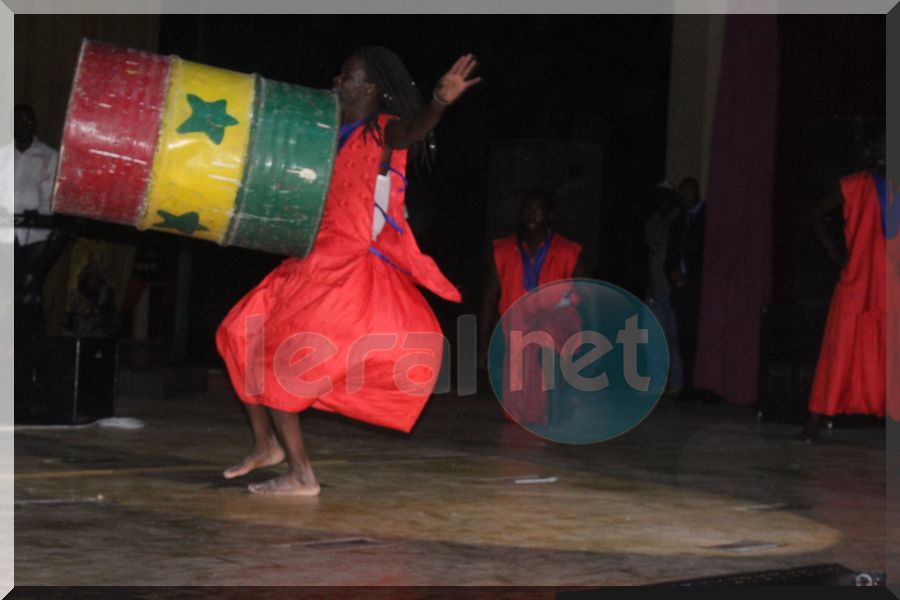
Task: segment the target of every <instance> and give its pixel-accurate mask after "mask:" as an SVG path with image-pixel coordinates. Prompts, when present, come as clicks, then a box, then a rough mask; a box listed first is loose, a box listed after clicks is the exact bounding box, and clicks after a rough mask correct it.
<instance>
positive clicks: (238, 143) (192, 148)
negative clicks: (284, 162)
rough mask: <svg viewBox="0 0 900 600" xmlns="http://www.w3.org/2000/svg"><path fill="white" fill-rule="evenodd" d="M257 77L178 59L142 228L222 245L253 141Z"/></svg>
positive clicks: (161, 130)
mask: <svg viewBox="0 0 900 600" xmlns="http://www.w3.org/2000/svg"><path fill="white" fill-rule="evenodd" d="M254 89H255V76H254V75H245V74H242V73H236V72H234V71H227V70H224V69H217V68H214V67H208V66H205V65H200V64H197V63H192V62H189V61H186V60H181V59H180V58H178V57H175V56H173V57H172V68H171V75H170V78H169V87H168V93H167V95H166V103H165V107H164V109H163V117H162V124H161V127H160V133H159V143H158V145H157V150H156V156H155V158H154V161H153V171H152V173H151V176H150V188H149V191H148V193H147V202H146V205H145V207H146V208H145V210H144V216H143V218H142V219H141V222H140V224H139V227H140V228H141V229H159V230H161V231H168V232H170V233H181V234H184V235H191V236H194V237H198V238H202V239H206V240H211V241H214V242H219V243H222V241H223V239H224V237H225V233H226V232H227V230H228V224H229V221H230V220H231V217H232V215H233V213H234V205H235V198H236V196H237V193H238V190H239V189H240V187H241V180H242V178H243V174H244V163H245V161H246V158H247V150H248V146H249V141H250V124H251V121H252V118H251V117H252V111H253V101H254Z"/></svg>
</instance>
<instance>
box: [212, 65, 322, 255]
mask: <svg viewBox="0 0 900 600" xmlns="http://www.w3.org/2000/svg"><path fill="white" fill-rule="evenodd" d="M337 122H338V106H337V103H336V102H335V100H334V95H333V94H332V93H330V92H326V91H323V90H313V89H309V88H305V87H300V86H296V85H291V84H288V83H282V82H278V81H269V80H266V79H259V80H258V83H257V93H256V108H255V109H254V116H253V128H252V132H253V133H252V139H251V142H250V152H249V155H248V162H247V169H246V173H245V176H244V184H243V186H242V188H241V191H240V192H239V194H238V198H237V204H236V210H235V214H234V218H233V219H232V220H231V227H230V230H229V233H228V237H227V241H226V243H227V244H228V245H236V246H241V247H244V248H255V249H258V250H266V251H269V252H275V253H279V254H288V255H293V256H305V255H306V254H307V253H308V252H309V250H310V248H311V247H312V245H313V241H314V240H315V237H316V233H317V232H318V228H319V222H320V220H321V216H322V211H323V209H324V205H325V197H326V195H327V192H328V184H329V181H330V180H331V170H332V167H333V165H334V155H335V149H336V142H337V136H336V124H337Z"/></svg>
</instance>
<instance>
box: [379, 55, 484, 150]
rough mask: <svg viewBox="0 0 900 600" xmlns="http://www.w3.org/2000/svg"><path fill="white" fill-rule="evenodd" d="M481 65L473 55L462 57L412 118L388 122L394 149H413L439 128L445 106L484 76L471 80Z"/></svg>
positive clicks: (387, 135)
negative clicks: (413, 146) (412, 147)
mask: <svg viewBox="0 0 900 600" xmlns="http://www.w3.org/2000/svg"><path fill="white" fill-rule="evenodd" d="M477 66H478V61H476V60H475V57H474V56H473V55H472V54H466V55H465V56H461V57H459V59H458V60H457V61H456V62H455V63H454V64H453V66H452V67H451V68H450V70H449V71H447V73H445V74H444V76H443V77H441V79H440V80H439V81H438V82H437V85H436V86H435V88H434V94H433V95H432V97H431V98H430V99H429V100H428V101H427V102H426V104H425V106H424V107H423V108H422V110H420V111H419V113H418V114H417V115H416V116H414V117H412V118H411V119H394V120H393V121H391V122H390V123H388V124H387V126H386V127H385V131H384V141H385V144H387V145H388V146H390V147H391V148H409V147H410V146H412V145H413V144H415V143H416V142H418V141H419V140H422V139H424V138H425V136H426V135H428V132H429V131H431V130H432V129H434V128H435V127H437V124H438V123H439V122H440V120H441V117H442V116H443V114H444V109H445V108H446V107H447V106H450V105H451V104H453V103H454V102H456V100H458V99H459V97H460V96H462V95H463V94H464V93H465V92H466V90H468V89H469V88H470V87H472V86H473V85H475V84H476V83H478V82H479V81H481V77H474V78H471V79H470V77H471V75H472V73H474V72H475V68H476V67H477Z"/></svg>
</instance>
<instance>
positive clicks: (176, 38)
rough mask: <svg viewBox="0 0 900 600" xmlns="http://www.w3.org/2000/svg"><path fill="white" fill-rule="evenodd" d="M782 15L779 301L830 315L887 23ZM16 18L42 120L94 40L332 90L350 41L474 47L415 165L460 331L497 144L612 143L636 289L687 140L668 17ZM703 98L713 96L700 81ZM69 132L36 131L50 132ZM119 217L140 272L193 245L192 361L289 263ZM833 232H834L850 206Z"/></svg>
mask: <svg viewBox="0 0 900 600" xmlns="http://www.w3.org/2000/svg"><path fill="white" fill-rule="evenodd" d="M776 19H777V30H778V53H779V58H778V62H779V72H778V82H777V87H778V113H777V114H778V116H777V123H776V128H777V138H776V148H777V150H776V155H775V156H774V157H773V159H774V161H775V165H776V177H775V186H774V189H773V190H772V202H773V209H774V210H773V223H772V226H773V243H774V244H773V251H774V252H773V261H772V274H773V301H774V302H775V303H776V304H780V305H784V306H792V305H796V304H798V303H805V304H808V305H813V306H817V307H819V308H818V309H817V310H820V311H824V310H825V309H826V308H827V304H828V300H829V297H830V294H831V290H832V288H833V285H834V282H835V280H836V276H837V272H836V270H835V269H834V268H833V267H832V266H831V265H830V263H829V262H828V260H827V258H826V257H825V255H824V253H823V252H822V251H821V249H820V248H819V246H818V244H817V243H816V241H815V240H814V238H813V237H812V234H811V232H810V229H809V225H808V222H807V220H806V214H807V212H808V210H809V207H810V206H811V205H812V203H813V202H815V201H816V200H817V199H818V198H819V197H821V195H822V194H823V193H824V192H825V191H827V190H828V189H829V188H830V187H833V186H834V185H836V183H837V179H838V177H840V176H841V175H843V174H845V173H848V172H850V171H853V170H856V169H858V168H860V167H862V166H864V165H865V161H866V157H865V154H864V152H863V148H864V145H865V140H866V138H867V137H868V136H869V135H870V133H871V128H872V124H873V123H878V122H883V119H884V115H885V69H886V62H885V36H886V29H885V27H886V20H885V17H884V16H883V15H782V16H778V17H776ZM15 27H16V101H17V102H29V103H33V104H35V105H36V107H38V109H39V110H38V115H39V119H43V118H44V115H47V118H46V119H45V121H44V122H45V123H50V124H52V123H54V121H56V120H58V121H59V122H60V123H61V118H62V114H63V113H64V111H65V105H66V96H65V95H64V94H62V93H59V94H58V97H56V96H54V97H53V98H46V97H43V98H42V97H41V90H49V89H62V87H63V86H62V81H61V80H62V78H65V77H71V73H73V72H74V57H75V55H76V54H77V44H78V43H79V42H80V39H81V38H82V37H90V38H92V39H98V40H104V41H110V42H113V43H119V44H124V45H132V46H136V47H140V48H143V49H145V50H149V51H153V52H158V53H160V54H177V55H179V56H181V57H182V58H185V59H187V60H192V61H196V62H199V63H203V64H207V65H212V66H218V67H222V68H226V69H231V70H235V71H240V72H248V73H249V72H256V73H259V74H260V75H262V76H263V77H266V78H270V79H276V80H281V81H287V82H290V83H295V84H299V85H304V86H308V87H316V88H322V87H329V86H330V84H331V79H332V77H333V75H334V74H335V73H336V72H337V71H338V69H339V67H340V64H341V62H342V61H343V59H344V58H345V57H346V56H347V55H348V54H350V53H351V52H352V51H353V49H354V48H356V47H357V46H359V45H362V44H381V45H386V46H388V47H390V48H392V49H393V50H395V51H396V52H397V53H398V54H399V55H400V56H401V58H403V60H404V61H405V63H406V65H407V66H408V68H409V71H410V72H411V73H412V75H413V76H414V78H415V79H416V81H417V83H418V85H419V87H420V88H421V89H422V90H423V91H425V92H426V93H428V92H430V90H431V89H432V86H433V85H434V83H435V81H436V80H437V78H438V77H440V75H441V74H442V73H443V72H445V71H446V69H447V68H448V67H449V66H450V65H451V64H452V63H453V61H454V60H455V59H456V58H457V57H458V56H459V55H461V54H463V53H466V52H473V53H474V54H476V56H477V57H478V59H479V60H480V61H481V68H480V74H481V76H482V77H484V81H483V82H482V83H481V84H480V85H479V86H478V87H477V88H475V89H473V90H472V91H471V92H470V93H469V94H468V95H467V96H465V97H464V98H463V99H462V100H461V101H460V102H459V103H458V104H457V105H455V106H454V107H452V108H451V109H450V110H448V111H447V113H446V115H445V118H444V121H443V122H442V123H441V124H440V125H439V126H438V129H437V132H436V134H437V140H438V146H439V158H438V163H437V166H436V168H435V169H434V171H433V172H432V173H430V174H422V173H419V174H414V181H413V184H412V186H411V188H410V190H409V194H408V204H409V207H410V212H411V222H412V227H413V230H414V232H415V234H416V237H417V239H418V241H419V243H420V245H421V246H422V248H423V250H424V251H425V252H427V253H429V254H431V255H432V256H433V257H434V258H435V260H436V261H437V262H438V264H439V265H440V267H441V269H442V270H443V271H444V272H445V273H446V274H447V276H448V277H449V278H450V279H451V281H453V282H454V283H455V284H456V285H458V286H459V288H460V289H461V290H462V292H463V304H462V305H453V304H450V303H447V302H444V301H442V300H439V299H436V298H433V297H430V296H429V300H430V301H432V304H433V306H434V308H435V311H436V313H437V314H438V316H439V318H440V319H441V321H442V324H443V325H444V330H445V332H447V333H448V336H449V337H451V339H452V333H451V332H452V329H453V327H452V325H453V317H454V316H456V315H458V314H462V313H471V312H477V306H478V302H479V296H480V287H481V282H482V275H483V264H484V261H485V256H486V248H487V247H488V246H487V245H488V243H489V240H488V239H487V238H488V236H487V235H486V231H488V230H489V229H490V228H491V227H490V226H491V224H490V223H488V221H489V219H490V211H489V210H488V207H489V206H490V203H491V202H496V198H492V197H491V193H490V192H489V180H490V168H491V153H492V150H494V149H496V148H497V147H498V146H499V145H500V144H498V143H499V142H503V143H504V144H506V143H508V142H509V141H510V140H516V139H550V140H557V141H563V142H565V141H573V140H580V141H584V142H589V143H593V144H597V145H600V146H602V174H601V176H600V178H599V181H600V187H599V190H597V191H596V202H597V204H598V205H599V206H598V210H597V211H596V215H597V218H596V223H595V224H594V225H593V226H595V227H596V228H597V230H598V232H597V235H596V240H597V241H596V246H597V247H596V248H592V249H591V250H592V251H593V254H594V255H595V256H596V257H597V260H596V261H595V262H596V269H595V271H594V273H592V274H593V275H595V276H597V277H599V278H602V279H605V280H607V281H610V282H612V283H615V284H617V285H620V286H622V287H624V288H625V289H627V290H629V291H631V292H632V293H634V294H636V295H638V296H640V295H641V294H642V291H643V285H644V281H645V263H646V260H645V258H646V257H645V253H644V248H643V243H642V239H641V227H642V224H643V221H644V219H645V218H646V216H647V214H648V212H649V210H648V209H649V207H648V196H649V192H650V190H651V189H652V187H653V186H654V185H655V184H656V183H657V182H659V181H660V180H661V179H663V178H664V177H665V176H666V175H667V174H666V172H665V165H666V153H667V151H669V152H677V151H678V140H667V139H666V131H667V124H668V115H669V109H670V107H669V106H668V98H669V82H670V72H669V68H670V62H671V58H672V56H671V52H672V51H671V48H672V30H673V17H672V16H671V15H641V16H634V15H533V16H532V15H160V16H154V15H131V16H128V15H122V16H116V15H48V16H39V15H24V16H20V15H17V16H16V19H15ZM47 32H55V33H56V34H55V35H50V36H48V35H47ZM142 36H143V37H142ZM701 42H702V41H701ZM30 52H41V53H47V54H49V55H51V56H55V55H58V56H57V58H56V59H54V60H53V61H50V63H49V64H51V65H53V64H56V66H55V67H54V68H43V69H41V68H34V65H39V64H45V63H47V61H46V60H44V61H43V62H41V61H29V56H28V54H29V53H30ZM56 79H60V81H56ZM23 82H26V83H27V85H23ZM20 85H22V89H20ZM697 101H698V102H702V98H700V97H699V94H698V98H697ZM54 113H58V114H54ZM54 129H55V128H54ZM57 133H58V132H55V131H50V132H44V133H41V132H40V131H39V134H40V135H41V136H42V137H43V138H45V139H46V140H48V141H50V142H51V143H54V142H55V141H56V140H58V135H55V134H57ZM701 185H702V182H701ZM701 191H702V192H703V193H705V190H701ZM712 200H714V199H712ZM577 216H578V215H575V218H577ZM103 225H104V224H95V227H96V228H100V227H101V226H103ZM747 227H753V223H747ZM107 229H118V232H117V234H116V235H117V236H118V237H119V238H125V239H127V240H130V241H131V242H132V243H134V244H136V245H137V247H138V265H139V268H140V269H145V270H146V271H147V272H152V273H153V275H152V276H153V277H157V278H161V279H168V280H169V281H170V282H174V279H175V265H176V257H177V253H178V251H179V250H181V251H185V252H187V253H189V254H190V257H191V279H190V323H189V347H188V349H187V353H186V355H185V357H184V359H185V360H186V361H187V362H193V363H197V364H210V365H212V364H218V361H219V359H218V356H217V354H216V352H215V347H214V343H213V335H214V331H215V328H216V326H217V325H218V323H219V322H220V320H221V319H222V317H223V316H224V315H225V313H226V312H227V310H228V309H229V308H230V307H231V306H232V305H233V304H234V303H235V302H236V301H237V300H238V299H239V298H240V297H241V296H242V295H243V294H244V293H246V292H247V291H248V290H249V289H250V288H251V287H252V286H253V285H255V284H256V283H257V282H258V281H259V280H260V279H261V278H262V277H263V276H265V274H266V273H267V272H268V271H269V270H270V269H271V268H273V267H274V266H275V265H277V264H278V262H280V260H281V259H282V257H280V256H275V255H270V254H267V253H264V252H255V251H248V250H242V249H239V248H222V247H219V246H217V245H215V244H210V243H208V242H201V241H196V240H191V239H188V238H182V237H179V236H172V235H166V234H160V233H153V232H145V233H139V232H137V231H136V230H134V229H132V228H124V227H118V226H114V225H108V226H107ZM126 230H127V231H126ZM560 230H562V231H565V224H560ZM833 230H834V235H835V236H836V238H840V234H841V231H840V222H839V220H836V221H835V223H834V228H833ZM739 242H740V241H739V240H737V241H736V243H739ZM713 251H714V250H713ZM735 267H736V268H740V265H735ZM173 287H174V286H171V285H170V286H169V288H167V289H170V290H171V289H173ZM160 302H161V303H162V304H161V306H162V308H160V310H159V311H158V312H160V314H161V316H159V319H158V321H159V328H158V329H159V331H158V333H159V335H161V336H163V337H164V338H167V343H168V342H171V336H172V328H171V322H172V318H171V314H169V316H168V317H166V314H167V313H166V311H169V313H171V311H172V302H171V298H169V299H168V300H165V299H163V300H161V301H160ZM814 329H815V328H814ZM127 331H128V330H127V323H126V324H125V328H124V333H127Z"/></svg>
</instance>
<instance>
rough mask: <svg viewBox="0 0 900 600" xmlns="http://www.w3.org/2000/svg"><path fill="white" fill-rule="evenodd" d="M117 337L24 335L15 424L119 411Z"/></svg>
mask: <svg viewBox="0 0 900 600" xmlns="http://www.w3.org/2000/svg"><path fill="white" fill-rule="evenodd" d="M117 353H118V344H117V340H116V339H114V338H87V337H47V336H42V335H28V336H27V337H24V339H23V338H22V337H20V338H19V339H18V340H17V343H16V352H15V423H16V424H17V425H26V424H31V425H77V424H82V423H90V422H92V421H95V420H97V419H100V418H105V417H111V416H113V412H114V399H115V381H116V362H117Z"/></svg>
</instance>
